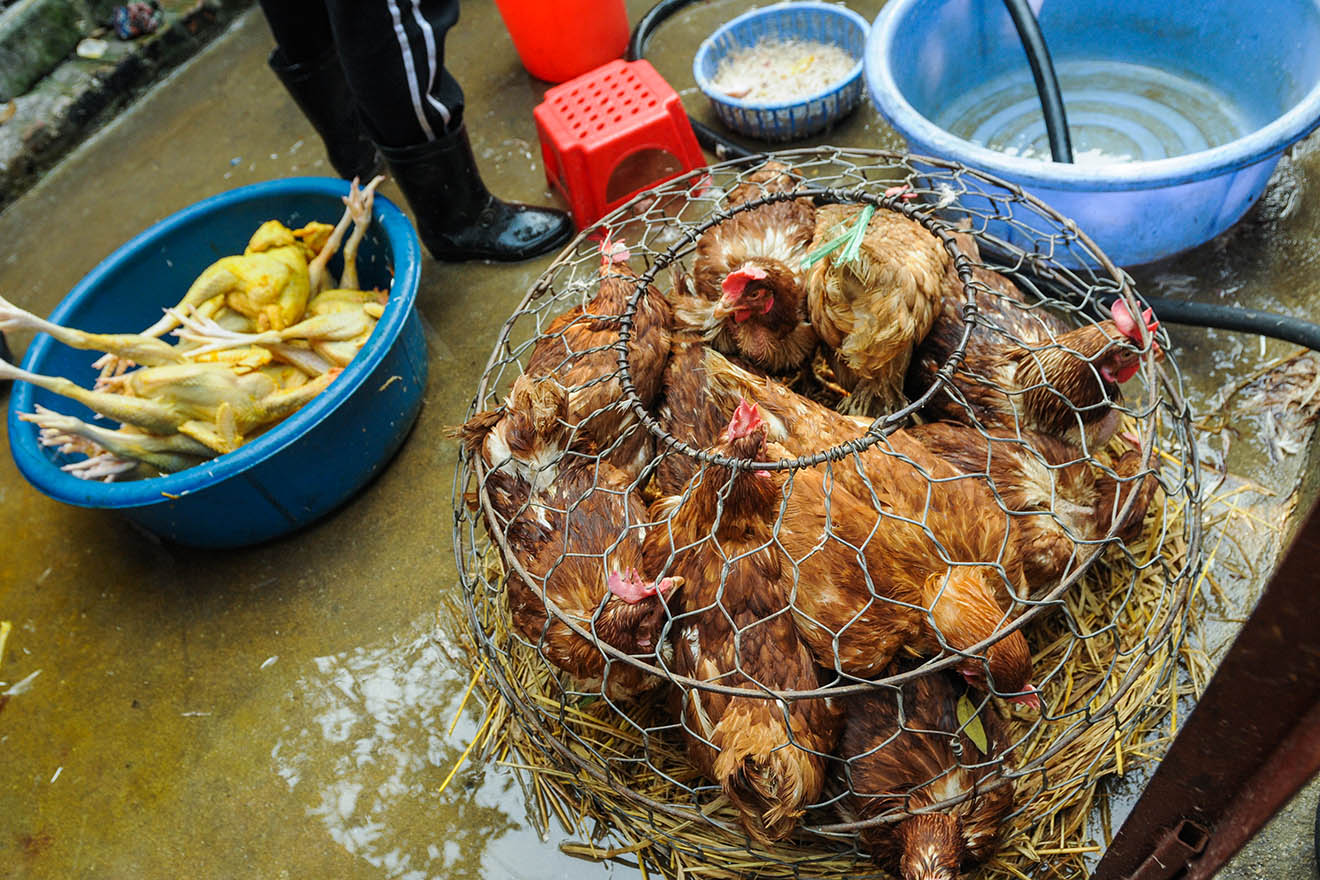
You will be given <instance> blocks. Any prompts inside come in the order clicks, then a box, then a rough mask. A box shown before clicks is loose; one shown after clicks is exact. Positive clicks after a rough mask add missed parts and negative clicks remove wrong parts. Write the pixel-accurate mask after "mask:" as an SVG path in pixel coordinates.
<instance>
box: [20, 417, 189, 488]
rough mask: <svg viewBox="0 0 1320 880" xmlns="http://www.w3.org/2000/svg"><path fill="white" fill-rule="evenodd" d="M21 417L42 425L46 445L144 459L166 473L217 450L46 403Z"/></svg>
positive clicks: (180, 436) (41, 436)
mask: <svg viewBox="0 0 1320 880" xmlns="http://www.w3.org/2000/svg"><path fill="white" fill-rule="evenodd" d="M18 417H19V419H21V420H22V421H25V422H31V423H32V424H34V425H36V426H37V427H38V428H39V429H40V432H39V434H38V437H37V440H38V442H39V443H40V444H41V445H42V446H47V447H50V446H55V447H59V448H60V451H62V452H64V451H68V452H81V453H83V454H84V455H87V456H88V457H89V458H94V457H96V456H98V455H102V454H106V453H108V454H109V455H110V456H113V457H114V458H115V459H117V460H119V461H128V462H129V463H135V462H140V463H142V464H146V465H150V466H151V467H153V468H155V469H156V470H158V471H160V472H161V473H165V474H169V473H174V472H175V471H181V470H183V469H184V468H187V467H192V466H193V465H195V464H198V463H199V462H202V461H205V460H206V459H208V458H214V457H215V451H214V450H212V449H210V448H209V447H207V446H205V445H204V444H202V443H199V442H198V441H196V440H194V439H193V438H191V437H188V436H185V435H183V434H167V435H157V434H143V433H140V432H136V431H131V430H127V429H124V428H120V429H118V430H112V429H110V428H105V427H101V426H99V425H90V424H88V423H87V422H84V421H83V420H82V419H79V418H77V417H76V416H70V415H64V414H63V413H57V412H55V411H54V410H50V409H47V408H46V407H44V406H37V407H36V412H33V413H19V415H18ZM78 441H83V442H81V443H80V442H78ZM75 475H76V476H77V475H79V474H75Z"/></svg>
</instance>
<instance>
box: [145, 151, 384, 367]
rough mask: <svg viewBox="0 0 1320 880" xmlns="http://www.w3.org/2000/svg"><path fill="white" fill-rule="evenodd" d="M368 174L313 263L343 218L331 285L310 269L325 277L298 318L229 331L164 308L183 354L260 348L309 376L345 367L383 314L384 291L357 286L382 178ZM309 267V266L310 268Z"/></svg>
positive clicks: (334, 241) (325, 255) (329, 247)
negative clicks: (339, 263) (349, 228)
mask: <svg viewBox="0 0 1320 880" xmlns="http://www.w3.org/2000/svg"><path fill="white" fill-rule="evenodd" d="M384 179H385V178H383V177H376V178H374V179H373V180H372V181H371V182H370V183H369V184H367V186H365V187H363V188H362V189H360V190H359V189H358V186H357V181H356V180H354V181H353V183H352V185H351V187H350V189H349V194H348V195H347V196H345V197H344V204H345V206H346V209H345V212H344V217H343V219H342V220H340V222H339V225H337V226H336V227H335V229H334V231H333V232H332V233H331V235H330V238H329V240H328V241H327V242H326V245H325V246H324V247H323V248H322V250H321V252H320V253H319V254H318V255H317V257H316V258H315V259H314V260H313V263H314V264H315V263H318V262H320V263H322V264H324V263H326V262H328V260H329V256H330V255H331V254H333V253H334V252H335V250H336V249H337V248H338V246H339V241H340V239H341V237H342V236H343V233H344V231H345V227H346V225H347V222H348V220H350V219H351V220H352V222H353V232H352V234H351V235H350V236H349V237H348V239H347V241H345V242H344V247H343V256H344V271H343V273H342V277H341V278H340V282H339V284H338V285H337V286H336V285H334V284H332V283H330V275H329V273H328V272H327V271H314V272H313V273H312V275H313V276H314V277H316V278H318V279H326V283H325V284H323V285H321V286H323V287H325V289H323V290H316V289H315V288H313V290H312V295H311V298H310V299H309V300H308V301H307V306H306V309H305V310H304V312H303V316H302V318H301V319H300V320H299V321H297V322H296V323H294V324H291V325H289V326H287V327H284V328H283V329H278V330H277V329H271V330H266V331H265V332H262V333H246V332H242V331H237V330H230V329H227V328H225V327H223V326H221V325H220V324H219V323H218V322H216V321H214V320H212V319H211V318H208V317H206V316H204V315H202V314H188V313H184V312H179V311H177V310H173V309H171V310H169V313H170V314H171V315H172V316H173V317H175V318H176V319H177V320H178V322H179V323H180V324H181V325H182V327H181V328H180V329H179V330H176V331H175V335H176V336H178V337H179V338H180V339H182V340H184V341H185V342H187V343H189V344H190V345H191V347H190V348H188V349H187V356H188V357H189V358H190V359H193V360H199V359H203V358H204V357H205V356H207V355H209V354H211V353H212V352H219V351H227V350H231V349H234V348H240V347H243V348H254V347H261V348H264V349H267V350H269V351H270V352H271V354H272V355H273V356H274V357H275V358H278V359H279V360H280V361H282V362H284V363H288V364H291V365H293V366H296V367H298V368H299V369H301V370H302V371H303V372H305V373H307V374H308V375H310V376H319V375H321V374H322V373H325V372H327V371H329V370H331V369H334V368H335V367H341V368H342V367H346V366H348V364H349V362H350V361H352V360H353V358H354V357H355V356H356V355H357V353H358V351H360V350H361V349H362V346H363V345H365V344H366V342H367V339H368V338H369V337H370V336H371V332H372V331H373V330H374V329H375V328H376V322H377V320H379V318H380V316H381V315H382V314H384V308H385V303H386V302H387V301H388V299H389V296H388V294H387V293H385V292H384V291H379V290H361V289H360V288H361V285H360V283H359V282H358V274H357V254H358V248H359V247H360V246H361V244H362V239H363V238H364V237H365V236H366V233H367V230H368V229H369V228H370V226H371V218H372V205H373V203H374V201H375V190H376V187H377V186H378V185H379V184H380V183H381V182H382V181H383V180H384ZM314 268H315V267H314Z"/></svg>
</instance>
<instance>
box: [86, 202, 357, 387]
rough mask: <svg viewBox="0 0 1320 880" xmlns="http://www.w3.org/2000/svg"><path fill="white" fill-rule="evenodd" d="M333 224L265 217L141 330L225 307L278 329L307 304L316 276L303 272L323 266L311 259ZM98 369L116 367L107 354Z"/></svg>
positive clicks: (255, 325) (151, 332)
mask: <svg viewBox="0 0 1320 880" xmlns="http://www.w3.org/2000/svg"><path fill="white" fill-rule="evenodd" d="M334 229H335V227H333V226H330V225H329V224H327V223H321V222H317V221H313V222H312V223H309V224H307V225H306V226H304V227H302V228H301V229H296V230H294V229H289V228H288V227H287V226H285V225H284V224H283V223H281V222H279V221H278V220H267V221H266V222H265V223H263V224H261V226H260V227H258V228H257V231H256V232H254V233H253V234H252V237H251V238H250V239H249V240H248V244H247V247H246V248H244V250H243V253H242V254H238V255H235V256H229V257H221V258H220V259H219V260H216V261H215V262H214V263H212V264H211V265H210V266H208V267H207V268H206V269H205V270H204V271H203V272H202V274H201V275H199V276H197V279H196V280H195V281H193V283H192V285H191V286H190V287H189V288H188V291H187V292H186V293H185V294H184V295H183V298H182V299H181V300H179V302H178V303H177V304H176V305H175V306H174V307H173V309H172V310H167V311H166V314H165V315H164V316H162V317H161V319H160V320H159V321H157V322H156V323H155V324H152V325H151V326H150V327H148V328H147V329H145V330H143V331H142V335H143V336H155V337H160V336H163V335H165V334H166V333H168V332H169V331H170V330H173V329H174V328H175V327H178V326H179V319H178V317H177V313H185V314H186V313H188V312H191V311H195V310H197V311H202V312H203V313H205V314H208V315H209V314H218V313H220V312H228V313H232V314H234V315H238V316H241V317H242V318H244V319H246V321H248V322H250V325H249V326H250V328H251V329H254V330H269V329H275V330H279V329H282V328H284V327H287V326H289V325H290V324H292V323H294V322H296V321H297V320H298V319H299V318H300V317H301V316H302V313H303V310H304V309H305V308H306V306H307V298H308V297H309V296H310V294H311V291H312V290H313V288H314V287H315V288H316V289H320V285H321V283H322V279H321V277H320V276H319V275H315V276H314V274H313V273H311V272H309V266H310V267H311V268H312V269H320V270H323V269H324V265H325V261H328V260H329V256H328V255H327V256H326V257H325V258H324V260H323V261H320V262H313V261H315V260H316V257H317V256H318V255H319V254H320V253H321V252H322V251H323V250H324V249H325V247H326V243H327V242H328V241H329V240H330V238H331V235H332V234H333V233H334ZM98 365H99V366H101V368H102V371H103V375H110V374H112V373H115V372H120V371H122V368H123V366H124V364H123V363H121V362H120V360H119V359H118V358H117V357H116V356H114V355H113V354H112V355H111V356H109V357H107V358H102V360H101V361H100V362H99V364H98Z"/></svg>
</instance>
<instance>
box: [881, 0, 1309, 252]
mask: <svg viewBox="0 0 1320 880" xmlns="http://www.w3.org/2000/svg"><path fill="white" fill-rule="evenodd" d="M1033 5H1036V4H1033ZM1039 18H1040V25H1041V30H1042V32H1043V33H1044V36H1045V40H1046V43H1047V44H1048V45H1049V48H1050V53H1051V55H1052V57H1053V60H1054V64H1055V66H1056V68H1057V69H1059V71H1060V79H1061V85H1062V91H1063V99H1064V106H1065V110H1066V111H1067V112H1068V114H1069V125H1070V128H1071V129H1072V131H1073V144H1074V151H1075V152H1076V149H1077V142H1078V137H1077V133H1078V130H1079V126H1081V127H1085V126H1086V125H1088V124H1099V125H1107V124H1111V123H1112V120H1105V119H1101V120H1099V121H1098V123H1097V122H1096V120H1095V119H1094V118H1093V117H1094V116H1095V115H1096V113H1097V112H1100V115H1102V116H1103V115H1104V114H1103V111H1097V110H1096V109H1095V107H1096V105H1095V104H1094V103H1089V102H1090V98H1091V97H1092V96H1091V95H1088V94H1087V93H1086V92H1084V91H1083V92H1078V91H1073V92H1071V93H1070V90H1069V87H1068V82H1067V81H1066V79H1065V76H1064V72H1065V71H1066V70H1068V69H1069V68H1070V67H1072V68H1073V69H1081V68H1080V65H1084V64H1088V63H1094V62H1097V61H1098V62H1100V63H1101V64H1111V65H1112V64H1132V65H1142V66H1145V67H1147V68H1157V69H1159V70H1161V71H1168V72H1169V73H1171V74H1173V75H1175V76H1178V77H1183V78H1185V79H1186V81H1188V82H1195V83H1201V84H1204V85H1206V86H1208V87H1209V89H1211V92H1210V94H1214V93H1218V94H1219V95H1220V96H1221V97H1222V98H1224V99H1225V100H1224V103H1225V105H1226V106H1228V107H1230V108H1231V112H1232V113H1234V114H1235V115H1236V117H1237V120H1238V122H1240V132H1239V134H1238V136H1236V137H1234V138H1233V139H1231V140H1227V141H1226V142H1224V143H1221V144H1219V145H1212V144H1210V143H1209V142H1207V144H1204V145H1202V147H1203V148H1196V147H1193V148H1192V149H1190V150H1189V151H1188V152H1184V153H1181V154H1178V153H1174V154H1173V155H1172V156H1171V157H1168V158H1149V159H1142V158H1140V157H1139V154H1140V152H1141V150H1140V146H1141V145H1140V141H1141V139H1143V138H1147V137H1149V136H1150V135H1151V133H1152V132H1154V131H1157V130H1158V128H1159V126H1161V125H1166V124H1173V125H1181V124H1182V121H1181V120H1179V119H1178V118H1177V114H1173V113H1165V114H1164V115H1163V116H1162V117H1161V116H1160V115H1159V114H1156V115H1155V116H1154V117H1153V118H1152V119H1151V120H1148V122H1147V123H1146V124H1145V125H1144V126H1143V125H1141V124H1138V125H1137V126H1136V127H1135V129H1134V131H1132V132H1131V134H1132V135H1133V144H1134V150H1133V151H1132V154H1133V155H1136V156H1138V158H1137V159H1136V160H1135V161H1121V160H1119V161H1103V160H1101V161H1099V162H1098V163H1089V162H1086V161H1083V160H1079V162H1081V164H1071V165H1070V164H1059V163H1054V162H1052V161H1049V159H1048V150H1047V149H1046V150H1044V151H1043V153H1044V158H1027V157H1024V156H1022V155H1010V154H1009V153H1008V152H1006V151H1002V150H998V149H990V148H988V147H986V146H982V145H980V144H978V143H973V141H972V140H969V139H965V138H963V137H960V136H957V135H955V134H953V133H951V132H950V131H949V130H948V129H947V128H946V127H942V126H941V125H937V124H936V123H935V122H934V121H932V120H939V119H942V118H944V117H945V115H946V114H948V113H949V112H950V110H951V109H954V108H955V107H956V104H955V102H958V101H959V99H965V97H966V96H967V95H968V94H969V93H971V92H973V90H974V89H976V88H977V87H978V86H980V85H981V84H983V83H986V82H990V81H994V80H995V79H996V78H997V77H1001V76H1015V75H1020V76H1023V77H1025V78H1027V79H1029V76H1030V74H1029V72H1027V71H1028V68H1027V61H1026V55H1025V53H1024V51H1023V48H1022V44H1021V41H1020V40H1019V38H1018V34H1017V31H1016V29H1015V28H1014V27H1013V24H1012V21H1011V19H1010V18H1009V16H1008V13H1007V12H1006V10H1005V7H1004V4H1003V2H1001V0H890V2H889V3H887V4H886V5H885V7H884V9H883V10H882V11H881V13H880V15H879V16H878V17H877V18H876V21H875V26H874V27H873V28H872V30H871V36H870V39H869V41H868V43H867V47H866V82H867V87H868V89H869V90H870V93H871V97H872V99H873V100H874V102H875V104H876V107H877V108H878V109H879V111H880V113H881V114H882V115H883V116H884V117H885V118H886V119H887V120H888V121H889V123H890V124H891V125H892V126H893V127H894V128H895V129H896V130H897V131H898V132H899V133H900V134H901V135H902V136H903V137H904V138H906V139H907V142H908V146H909V149H911V150H912V151H913V152H915V153H922V154H926V155H934V156H940V157H943V158H946V159H951V160H954V161H957V162H961V163H963V164H965V165H969V166H971V167H973V168H977V169H979V170H982V171H986V172H989V173H990V174H992V175H995V176H997V177H1000V178H1003V179H1005V180H1007V181H1010V182H1012V183H1016V184H1018V185H1020V186H1021V187H1023V188H1024V189H1025V190H1026V191H1028V192H1030V193H1031V194H1033V195H1035V196H1037V197H1039V198H1040V199H1042V200H1043V201H1045V202H1046V203H1048V204H1049V205H1050V206H1051V207H1053V208H1054V209H1055V210H1057V211H1058V212H1059V213H1061V214H1063V215H1064V216H1065V217H1070V218H1072V219H1073V220H1075V221H1076V223H1077V225H1078V227H1079V228H1080V229H1081V230H1082V231H1083V232H1085V233H1086V234H1087V235H1089V236H1090V238H1091V239H1092V240H1094V242H1095V243H1096V244H1097V245H1098V246H1099V247H1100V249H1101V250H1103V251H1105V252H1106V253H1107V254H1108V255H1109V257H1110V258H1111V259H1113V261H1114V262H1115V263H1118V264H1120V265H1135V264H1139V263H1145V262H1149V261H1151V260H1156V259H1159V258H1162V257H1166V256H1169V255H1171V254H1175V253H1178V252H1179V251H1182V250H1185V249H1187V248H1190V247H1193V246H1195V245H1198V244H1201V243H1202V242H1205V241H1208V240H1209V239H1211V238H1213V237H1214V236H1216V235H1218V234H1219V233H1221V232H1223V231H1224V230H1225V229H1227V228H1228V227H1229V226H1231V225H1232V224H1233V223H1235V222H1236V221H1237V220H1238V219H1239V218H1240V217H1241V216H1242V215H1243V213H1245V212H1246V210H1247V209H1248V208H1249V207H1251V205H1252V204H1253V203H1254V202H1255V201H1256V200H1257V199H1258V198H1259V197H1260V195H1261V193H1262V192H1263V191H1264V189H1265V184H1266V182H1267V181H1268V180H1269V177H1270V174H1271V172H1272V171H1273V170H1274V166H1275V164H1276V163H1277V162H1278V159H1279V154H1280V153H1281V152H1282V151H1283V150H1284V149H1286V148H1287V147H1288V146H1289V145H1291V144H1293V143H1294V142H1296V141H1297V140H1299V139H1300V138H1302V137H1304V136H1305V135H1306V134H1308V133H1309V132H1310V131H1311V130H1312V129H1314V128H1315V127H1316V125H1317V124H1318V123H1320V49H1318V48H1317V47H1320V6H1317V4H1316V3H1315V2H1314V0H1259V2H1253V3H1244V2H1241V0H1212V2H1205V0H1171V2H1168V3H1151V2H1148V0H1142V2H1138V0H1109V2H1100V0H1091V2H1082V0H1050V2H1047V3H1044V4H1043V6H1041V8H1040V12H1039ZM1031 98H1032V99H1033V100H1034V98H1035V93H1034V91H1033V92H1032V93H1031ZM1133 100H1134V101H1138V100H1141V97H1140V96H1139V95H1138V96H1136V97H1134V99H1133ZM1035 112H1036V114H1037V117H1039V104H1038V103H1037V104H1036V111H1035ZM1124 112H1125V113H1126V112H1128V111H1124ZM1142 112H1143V111H1142V110H1141V109H1140V108H1135V109H1134V110H1133V111H1131V117H1132V118H1140V114H1141V113H1142ZM954 118H957V114H956V113H955V114H954ZM946 124H948V123H946ZM1122 124H1123V123H1120V126H1121V125H1122ZM1043 131H1044V126H1043V122H1041V123H1039V132H1040V133H1041V136H1042V137H1043ZM1165 135H1166V136H1168V133H1167V132H1165ZM1189 143H1193V144H1194V143H1195V138H1194V137H1193V138H1191V139H1190V140H1189ZM1038 152H1040V151H1038ZM1083 159H1084V157H1083ZM968 207H972V208H975V207H976V206H974V205H969V206H968ZM991 232H992V233H994V234H998V235H1001V236H1002V237H1005V238H1006V239H1008V240H1010V241H1012V242H1013V243H1014V244H1016V245H1019V246H1024V247H1025V248H1026V249H1028V250H1030V249H1031V246H1030V239H1031V238H1032V235H1031V233H1030V231H1029V230H1028V231H1026V234H1024V231H1023V230H1021V229H1014V228H1013V227H1012V226H1011V224H998V225H997V226H996V228H993V229H992V230H991ZM1056 257H1058V258H1060V259H1061V261H1062V262H1065V263H1069V264H1070V265H1074V266H1076V265H1077V263H1076V262H1075V261H1070V259H1069V256H1068V255H1067V254H1064V255H1058V254H1056Z"/></svg>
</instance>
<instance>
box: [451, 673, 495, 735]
mask: <svg viewBox="0 0 1320 880" xmlns="http://www.w3.org/2000/svg"><path fill="white" fill-rule="evenodd" d="M485 671H486V661H485V659H484V658H483V659H482V661H481V664H480V665H479V666H477V669H476V671H475V672H473V673H472V680H471V681H469V682H468V686H467V690H465V691H463V699H461V700H459V702H458V711H457V712H455V713H454V720H453V721H451V722H449V733H448V734H447V735H448V736H453V735H454V728H455V727H457V726H458V719H460V718H462V717H463V707H464V706H466V705H467V701H468V697H470V696H472V689H473V688H474V687H476V685H477V681H478V680H479V679H480V678H481V674H482V673H483V672H485Z"/></svg>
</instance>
